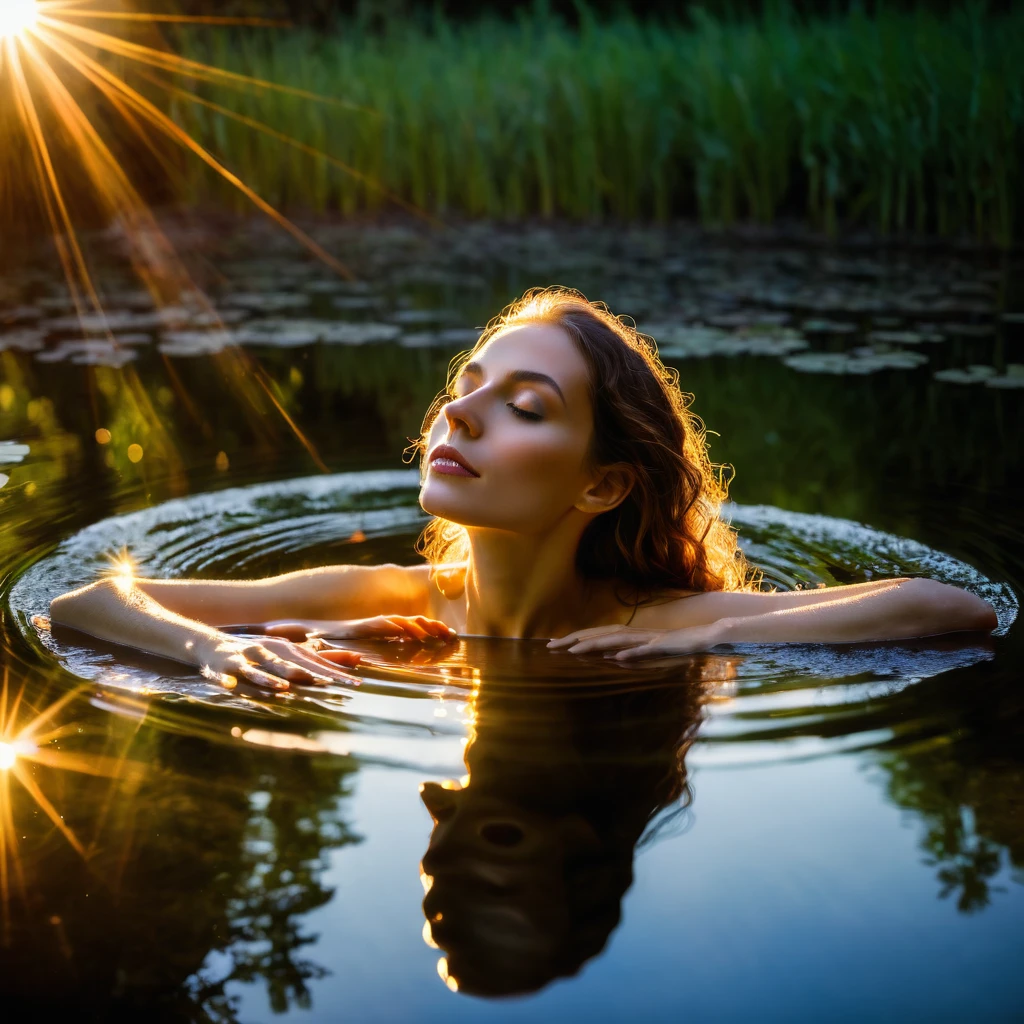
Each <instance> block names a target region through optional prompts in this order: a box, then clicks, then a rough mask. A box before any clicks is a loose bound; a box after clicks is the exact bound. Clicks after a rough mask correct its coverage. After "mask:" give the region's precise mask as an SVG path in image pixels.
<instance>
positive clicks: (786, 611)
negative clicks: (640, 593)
mask: <svg viewBox="0 0 1024 1024" xmlns="http://www.w3.org/2000/svg"><path fill="white" fill-rule="evenodd" d="M705 597H706V598H708V599H709V602H708V603H706V604H705V606H704V608H703V609H693V608H691V609H690V611H689V612H687V611H686V609H685V605H686V604H687V603H689V602H693V603H694V604H696V603H697V602H698V601H700V600H702V599H703V598H705ZM711 598H715V599H716V600H715V601H714V603H713V607H714V610H715V611H718V612H720V613H721V614H719V615H717V616H716V617H713V618H712V617H710V616H707V617H706V615H705V613H707V612H709V611H710V610H711V608H710V607H709V605H710V604H711V602H710V599H711ZM809 598H810V600H808V599H809ZM731 599H735V600H731ZM751 599H754V600H751ZM673 604H674V605H676V606H677V607H676V612H677V615H678V619H677V621H676V622H672V621H671V608H669V609H668V616H666V615H665V613H662V615H661V622H662V623H663V624H661V625H659V626H653V625H652V623H650V622H645V623H644V624H643V626H642V627H640V628H634V629H629V628H626V627H621V626H618V627H598V628H596V629H593V630H581V631H579V632H577V633H573V634H570V636H568V637H563V638H561V639H560V640H558V641H555V642H554V646H559V647H568V649H569V650H571V651H573V652H574V653H577V654H584V653H588V652H594V651H612V650H619V652H620V653H619V654H618V655H617V657H619V658H621V659H622V660H627V659H629V658H633V657H647V656H651V655H665V654H685V653H690V652H693V651H697V650H709V649H710V648H711V647H715V646H717V645H718V644H725V643H853V642H858V641H860V642H864V641H873V640H879V641H880V640H901V639H908V638H911V637H923V636H935V635H938V634H941V633H953V632H960V631H968V630H969V631H985V632H990V631H991V630H993V629H995V628H996V626H997V625H998V619H997V618H996V613H995V611H994V610H993V608H992V606H991V605H990V604H989V603H988V602H987V601H984V600H982V599H981V598H980V597H976V596H975V595H974V594H971V593H969V592H968V591H966V590H961V589H960V588H959V587H953V586H950V585H948V584H945V583H939V582H937V581H936V580H927V579H904V580H894V581H880V583H879V584H877V585H875V584H868V585H866V586H863V585H862V586H850V587H832V588H828V589H825V590H817V591H810V592H805V591H801V592H797V593H796V594H795V595H790V594H778V595H776V594H707V595H700V597H698V598H691V599H688V600H684V601H681V602H673Z"/></svg>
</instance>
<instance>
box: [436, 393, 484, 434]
mask: <svg viewBox="0 0 1024 1024" xmlns="http://www.w3.org/2000/svg"><path fill="white" fill-rule="evenodd" d="M476 393H477V392H475V391H474V392H472V393H471V394H468V395H464V396H463V397H462V398H453V399H452V400H451V401H450V402H446V403H445V405H444V408H443V409H442V412H443V413H444V418H445V421H446V422H447V424H448V434H449V436H451V435H453V434H454V433H455V431H456V429H457V428H458V427H460V426H461V427H462V428H463V429H464V430H465V431H466V433H467V434H469V436H470V437H478V436H479V435H480V431H481V429H482V424H481V422H480V416H479V412H478V410H477V409H476V404H475V403H474V402H473V395H475V394H476Z"/></svg>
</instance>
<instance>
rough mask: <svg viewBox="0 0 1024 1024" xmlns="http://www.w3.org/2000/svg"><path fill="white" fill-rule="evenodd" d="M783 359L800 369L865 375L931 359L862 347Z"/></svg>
mask: <svg viewBox="0 0 1024 1024" xmlns="http://www.w3.org/2000/svg"><path fill="white" fill-rule="evenodd" d="M783 362H784V363H785V364H786V365H787V366H788V367H790V369H793V370H798V371H799V372H801V373H832V374H838V375H842V374H857V375H863V374H868V373H876V372H877V371H879V370H912V369H914V368H915V367H917V366H921V365H923V364H924V363H927V362H928V357H927V356H923V355H921V354H920V353H919V352H903V351H900V350H898V349H890V350H879V349H875V348H860V349H855V350H854V351H852V352H805V353H802V354H801V355H795V356H790V357H789V358H788V359H784V360H783Z"/></svg>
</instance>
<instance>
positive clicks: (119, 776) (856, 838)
mask: <svg viewBox="0 0 1024 1024" xmlns="http://www.w3.org/2000/svg"><path fill="white" fill-rule="evenodd" d="M216 227H217V230H213V231H211V230H209V229H207V230H204V231H202V232H198V233H193V234H190V235H188V236H185V234H184V232H183V230H182V229H180V228H179V229H178V231H179V236H180V239H181V240H182V241H183V242H184V243H185V246H186V248H187V249H188V251H189V252H191V253H192V254H193V257H194V263H195V267H196V272H197V274H198V275H200V276H201V279H202V281H203V283H204V285H206V286H207V287H208V288H209V289H210V291H211V293H212V294H213V295H214V298H215V301H216V303H217V306H218V308H219V309H220V310H222V311H223V313H224V314H225V316H224V318H223V319H224V321H225V322H226V328H225V327H221V326H217V327H214V328H211V327H210V326H209V324H208V322H207V321H205V320H204V314H203V313H202V312H201V311H199V310H197V309H194V308H189V305H188V303H187V302H186V303H185V304H184V305H183V306H182V307H181V308H180V309H178V310H177V311H174V312H172V313H167V312H166V311H164V312H162V313H161V315H160V317H159V318H157V317H156V316H155V314H154V313H153V311H152V310H148V309H147V308H146V305H145V301H144V299H143V297H142V296H139V295H138V294H137V293H135V289H134V286H133V285H132V284H131V282H130V281H129V280H127V279H126V278H124V277H122V276H121V275H120V274H119V273H118V272H117V270H116V268H117V266H118V262H117V259H116V258H115V257H116V247H117V240H116V238H113V239H111V238H106V239H96V240H94V241H93V245H94V250H95V251H94V254H93V255H94V258H95V259H96V261H97V264H98V265H100V266H102V267H104V268H105V269H104V273H103V276H102V286H103V288H104V292H105V295H106V297H107V300H108V305H109V308H110V309H111V310H112V311H113V313H114V314H115V316H116V317H117V318H118V319H115V321H114V323H113V324H112V326H113V328H114V333H115V335H118V336H119V337H120V344H119V345H118V346H117V347H112V346H111V345H110V344H109V342H108V341H106V340H105V339H103V338H102V337H100V336H99V334H96V335H95V336H91V337H86V338H83V337H82V334H81V332H80V331H78V330H76V328H75V325H74V324H73V322H72V321H69V320H67V319H66V317H67V316H68V315H69V314H68V310H67V308H66V299H65V298H63V297H62V294H61V289H60V287H59V282H58V280H57V279H56V278H55V276H54V274H53V271H52V269H51V268H50V267H48V265H47V264H46V261H45V257H43V258H41V259H40V260H38V261H36V262H31V261H30V262H28V263H25V264H22V265H20V266H19V267H18V268H17V269H11V270H10V271H8V272H6V273H5V274H4V276H3V277H2V278H0V324H3V323H4V321H6V326H2V327H0V369H2V378H0V442H4V443H0V460H2V461H3V463H4V464H3V465H2V466H0V471H2V473H3V477H0V479H4V478H6V479H4V486H3V487H2V488H0V515H2V517H3V519H2V523H3V530H2V534H0V578H2V579H3V588H4V599H5V601H4V611H3V640H2V646H3V655H2V656H3V659H4V662H5V666H6V670H7V680H8V683H7V696H6V698H5V707H6V708H7V712H6V725H0V729H3V730H4V733H5V736H7V738H8V739H11V738H13V734H14V731H15V730H16V727H20V726H22V725H25V724H27V723H29V722H32V721H38V726H37V731H36V734H35V735H34V738H33V737H32V736H23V737H22V739H21V740H20V741H19V742H18V743H16V744H15V746H14V750H15V752H16V753H17V754H18V760H17V761H16V762H15V766H16V769H17V772H15V771H14V770H2V769H0V837H2V839H0V841H2V844H3V845H2V847H0V862H2V873H0V883H2V884H3V889H4V891H5V893H6V895H5V899H4V918H3V933H2V941H3V947H4V948H3V954H2V956H0V979H2V992H3V995H4V996H5V997H6V998H7V999H8V1000H9V1003H10V1005H20V1004H22V1003H25V1004H28V1005H32V1006H35V1007H37V1008H39V1007H50V1006H53V1005H58V1004H60V1005H63V1006H65V1007H67V1008H73V1009H74V1010H75V1012H76V1013H77V1014H78V1015H79V1016H82V1017H85V1018H86V1019H96V1020H113V1019H126V1020H137V1019H141V1018H142V1017H143V1016H145V1018H147V1019H167V1020H217V1021H221V1020H225V1021H228V1020H240V1021H267V1020H271V1019H275V1018H276V1017H278V1016H279V1015H281V1014H288V1015H290V1016H293V1017H294V1018H296V1019H300V1020H301V1019H308V1020H339V1019H351V1020H357V1021H364V1020H365V1021H373V1020H381V1021H393V1020H440V1019H445V1020H460V1019H471V1020H480V1019H487V1020H490V1019H495V1020H505V1019H543V1020H547V1019H563V1018H569V1019H575V1018H577V1017H583V1016H584V1015H586V1016H588V1017H590V1018H591V1019H594V1020H609V1021H616V1020H622V1019H625V1018H629V1017H635V1018H636V1019H650V1020H677V1019H680V1018H681V1017H683V1016H688V1017H691V1018H692V1019H696V1020H750V1019H771V1020H776V1019H778V1020H862V1019H865V1018H868V1017H871V1018H874V1019H884V1020H889V1019H903V1020H906V1019H910V1020H1011V1019H1019V1018H1020V1016H1021V1014H1022V1013H1024V980H1022V978H1021V975H1020V971H1019V963H1020V959H1021V955H1022V952H1024V886H1022V882H1024V696H1022V689H1021V684H1020V664H1021V653H1022V651H1021V641H1020V636H1019V633H1020V631H1019V627H1017V626H1015V625H1014V619H1015V617H1016V612H1017V596H1016V595H1018V594H1019V593H1020V591H1021V588H1022V585H1024V535H1022V529H1021V525H1020V521H1021V497H1022V494H1024V485H1022V483H1021V475H1020V471H1021V457H1020V439H1021V437H1022V430H1021V428H1022V426H1024V401H1022V396H1021V394H1020V392H1019V391H1018V390H1016V385H1015V382H1016V381H1018V380H1019V374H1020V371H1019V370H1018V369H1016V367H1017V366H1018V365H1019V364H1020V363H1021V362H1024V355H1022V354H1021V353H1022V351H1024V350H1022V349H1021V347H1020V346H1021V344H1022V342H1024V326H1022V325H1021V322H1020V317H1019V315H1017V313H1016V307H1015V306H1014V305H1013V302H1014V298H1013V297H1014V296H1015V295H1017V294H1019V293H1020V289H1019V269H1018V268H1016V267H1015V266H1014V264H1013V263H1012V261H1002V260H1000V259H998V258H994V257H991V256H988V255H986V254H981V253H974V252H971V251H968V250H964V251H927V250H910V251H907V250H888V251H880V250H878V249H873V248H870V247H868V246H867V245H863V246H859V245H853V244H849V245H846V246H844V247H841V248H836V249H823V248H821V247H817V246H813V245H808V244H806V243H805V242H804V241H803V240H800V239H782V238H779V237H777V236H776V237H773V238H768V237H762V238H732V239H721V238H719V239H714V238H709V237H706V236H702V235H697V234H693V233H691V232H688V231H686V230H679V231H672V232H645V231H638V230H630V231H622V232H614V231H609V230H605V231H597V230H589V229H573V230H565V231H559V232H554V231H547V232H544V231H539V230H537V231H534V230H501V229H496V228H482V227H473V228H468V229H465V230H462V231H451V232H447V233H443V234H439V235H431V234H428V233H426V232H420V231H418V230H412V229H410V228H408V227H395V226H390V227H386V228H378V229H371V228H362V229H356V228H323V227H321V228H320V229H318V231H319V235H320V237H321V238H322V239H323V240H324V241H325V242H326V244H328V245H329V246H330V247H331V248H332V251H335V252H336V253H338V254H339V255H341V256H342V257H343V258H345V259H347V260H348V261H349V263H350V265H351V267H352V269H353V272H354V273H355V275H356V276H357V278H358V281H357V282H338V281H336V280H332V279H330V278H329V277H328V276H327V275H326V274H325V273H324V272H323V271H322V270H321V269H319V268H318V267H317V265H316V264H315V263H313V262H312V261H308V260H306V259H305V258H303V257H302V256H301V255H298V254H296V253H295V252H294V251H292V250H291V249H289V248H287V247H285V246H283V245H282V244H280V242H279V241H278V240H277V239H276V238H275V236H273V235H269V234H266V233H265V232H264V231H263V230H262V229H259V228H254V227H253V226H251V225H238V224H235V225H229V224H225V225H217V226H216ZM110 250H115V252H113V253H112V252H111V251H110ZM552 281H558V282H561V283H566V284H573V285H577V286H580V287H583V288H584V289H585V290H586V291H587V292H588V294H589V295H591V297H594V298H604V299H606V300H607V301H608V302H609V304H610V305H611V307H612V309H613V310H614V311H616V312H622V313H629V314H631V315H633V316H634V317H635V318H636V319H637V321H638V324H639V326H640V327H641V329H646V330H649V331H650V332H651V333H653V334H654V335H655V336H656V337H657V338H658V339H659V341H661V342H662V348H663V351H664V352H665V353H666V358H667V359H669V361H670V362H672V363H673V364H674V365H677V366H678V367H679V369H680V372H681V374H682V383H683V386H684V388H685V389H686V390H690V391H693V392H694V393H695V394H696V409H697V411H698V412H700V413H701V414H702V415H703V416H704V417H705V419H706V420H707V422H708V424H709V427H710V428H711V429H713V430H714V431H717V432H718V433H719V434H720V435H721V436H720V437H716V438H713V448H712V454H713V456H714V457H715V458H716V459H718V460H720V461H728V462H732V463H733V464H734V465H735V466H736V468H737V471H738V474H737V477H736V480H735V483H734V485H733V496H734V498H735V499H736V501H737V502H738V505H737V506H736V508H735V509H734V510H733V518H734V522H735V523H736V525H737V526H738V527H739V528H740V531H741V536H742V537H743V542H744V545H745V547H746V550H747V551H748V553H749V555H750V556H751V558H752V559H753V560H754V561H755V562H757V563H758V564H759V565H761V566H763V567H764V570H765V573H766V575H767V577H768V578H769V579H770V580H771V581H773V582H775V583H776V584H778V585H779V586H783V587H791V586H797V585H815V584H817V583H829V584H831V583H837V582H838V583H846V582H852V581H856V580H861V579H868V578H877V577H879V576H885V575H894V574H911V575H928V576H934V577H937V578H940V579H945V580H948V581H951V582H956V583H958V584H960V585H963V586H967V587H970V588H972V589H974V590H976V591H977V592H979V593H982V594H984V595H985V596H987V597H988V598H989V599H990V600H992V601H993V603H994V604H995V605H996V606H997V608H998V610H999V613H1000V622H1001V628H1000V630H999V631H998V633H997V635H996V636H995V637H993V638H992V639H991V640H984V641H982V640H978V639H977V638H968V639H967V640H966V641H961V640H954V639H948V640H945V641H942V642H933V643H928V644H925V643H911V644H892V645H874V646H866V647H856V646H850V647H833V648H826V647H811V646H779V647H774V648H746V649H737V650H736V651H728V652H716V653H715V654H714V655H708V656H704V657H701V658H694V659H691V660H688V661H686V662H682V663H680V664H679V665H677V666H675V667H673V668H671V669H659V670H652V669H634V670H624V669H618V668H613V667H610V666H606V665H604V664H600V665H598V666H596V667H595V666H594V665H593V664H591V663H589V662H587V661H585V660H582V659H577V658H575V657H573V656H571V655H568V654H552V653H550V652H548V651H546V650H545V649H544V648H543V645H542V644H535V643H529V642H517V641H500V640H491V641H488V640H465V641H463V642H462V643H461V644H460V645H459V646H458V648H457V649H455V650H449V651H446V652H443V653H442V652H439V651H436V650H431V649H424V648H419V647H414V646H408V645H394V644H375V645H369V644H368V645H364V646H363V647H362V648H361V649H362V650H363V651H364V653H365V654H366V662H365V664H364V667H363V668H362V669H361V670H360V671H359V672H358V679H357V680H356V681H354V682H353V685H351V686H346V687H337V688H331V689H320V690H317V691H315V692H309V693H296V694H293V695H291V696H289V697H287V698H278V699H270V698H266V697H263V696H260V695H259V694H255V693H241V692H238V691H230V692H229V691H224V690H221V689H218V688H216V687H214V686H212V685H210V684H208V683H206V682H205V681H203V680H201V679H198V678H195V677H193V676H191V675H189V674H188V673H186V672H185V671H183V670H178V669H176V668H175V667H174V666H172V665H169V664H166V663H161V662H158V661H154V660H149V659H144V658H133V657H129V656H128V655H126V654H125V652H121V651H118V650H117V649H115V648H106V649H92V648H84V647H81V646H79V645H78V644H77V643H76V641H75V637H74V636H72V635H54V634H51V632H50V630H49V629H48V628H47V626H46V624H45V621H43V620H42V619H41V618H40V616H41V615H43V614H44V613H45V610H46V605H47V602H48V600H49V597H50V596H52V594H53V593H56V592H59V591H60V590H62V589H64V588H66V587H68V586H71V585H73V584H77V583H79V582H82V581H85V580H88V579H91V578H93V577H94V576H95V574H96V573H97V572H98V571H102V570H103V568H105V567H106V566H107V565H108V559H109V558H110V557H111V556H113V555H116V554H117V553H118V552H120V551H122V550H124V549H127V550H128V551H129V552H130V553H131V555H132V557H133V558H134V559H135V560H136V561H137V562H138V563H139V565H140V571H142V572H145V573H149V574H152V575H166V576H181V575H191V576H215V577H222V576H229V577H231V576H233V577H251V576H256V575H262V574H270V573H274V572H278V571H283V570H289V569H294V568H298V567H301V566H305V565H317V564H324V563H328V562H332V561H364V562H375V561H382V560H398V561H411V560H412V559H413V555H412V552H411V544H412V540H413V538H414V537H415V535H416V532H417V531H418V529H419V527H420V526H421V524H422V518H421V514H420V513H419V511H418V508H417V506H416V503H415V494H416V475H415V472H414V471H413V470H411V469H409V468H406V467H403V465H402V463H401V460H400V455H401V451H402V449H403V447H404V446H405V444H406V440H405V439H406V438H407V437H409V436H412V435H413V434H414V433H415V432H416V430H417V429H418V426H419V416H420V415H421V413H422V410H423V409H424V408H425V407H426V405H427V404H428V403H429V400H430V399H431V398H432V397H433V395H434V393H435V392H436V391H437V390H438V388H439V387H440V385H441V383H442V381H443V375H444V370H445V367H446V365H447V362H448V360H449V359H450V358H451V356H452V354H454V352H455V351H457V350H458V349H459V348H460V347H465V346H466V345H467V344H468V343H469V341H470V340H471V339H472V337H473V329H474V328H479V327H480V326H482V324H483V323H484V322H485V321H486V320H487V318H488V317H489V316H490V315H493V313H495V312H497V310H498V309H500V307H501V306H502V305H503V304H504V303H505V302H507V301H509V300H510V299H512V298H513V297H515V295H516V294H518V293H519V292H520V291H521V290H522V289H523V288H525V287H526V286H528V285H532V284H538V283H549V282H552ZM225 331H227V332H230V334H228V333H225ZM787 361H788V362H787ZM972 366H974V367H984V368H985V369H982V370H978V369H974V370H972V369H969V367H972ZM278 407H280V408H281V409H283V410H284V414H286V416H287V419H286V418H285V415H282V413H281V411H280V410H279V408H278ZM288 420H290V421H291V424H293V425H294V426H295V427H297V428H298V429H299V430H300V431H301V432H302V434H303V437H304V438H305V441H304V442H303V441H300V440H299V439H298V437H297V436H296V433H295V432H294V430H293V429H292V427H291V426H290V425H289V422H288ZM98 429H102V430H106V431H109V432H110V435H111V436H110V439H109V441H107V440H106V438H105V436H104V435H100V438H101V439H102V440H104V441H105V443H102V444H101V443H99V441H98V440H97V435H96V431H97V430H98ZM130 445H137V446H138V449H136V450H132V449H130V447H129V446H130ZM19 694H21V695H22V699H21V704H20V705H19V707H18V708H17V710H16V712H13V713H12V705H13V702H14V699H15V697H16V696H17V695H19ZM63 698H67V702H66V703H64V704H62V705H60V706H58V707H56V708H54V704H55V702H58V701H60V700H61V699H63ZM48 709H52V714H51V715H50V717H47V712H48ZM12 722H13V723H14V725H12ZM51 733H52V734H53V736H52V738H51V737H50V734H51ZM8 749H10V748H8ZM2 753H3V749H2V748H0V754H2ZM447 780H450V781H449V788H447V789H446V788H442V787H439V786H436V785H435V786H432V787H431V786H428V787H427V789H426V791H425V793H424V795H423V797H421V795H420V787H421V784H423V783H426V782H434V783H443V782H445V781H447ZM424 801H426V802H427V803H429V804H430V806H431V808H432V810H433V812H434V814H435V815H436V817H437V819H438V824H437V825H436V827H433V828H432V821H431V816H430V814H429V813H428V810H427V808H426V807H425V806H424ZM48 810H49V811H51V812H52V816H51V814H49V813H48ZM421 876H429V877H430V878H431V879H432V883H430V884H429V891H428V892H426V894H425V893H424V889H425V886H424V885H423V884H422V882H421ZM428 919H429V920H430V921H431V922H432V923H431V924H430V925H429V927H427V922H428ZM441 961H443V966H441ZM446 978H447V979H448V981H447V983H446V981H445V979H446ZM456 985H457V987H458V989H459V991H458V992H453V991H450V988H455V987H456ZM502 996H513V997H514V998H499V997H502Z"/></svg>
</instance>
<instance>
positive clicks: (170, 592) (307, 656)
mask: <svg viewBox="0 0 1024 1024" xmlns="http://www.w3.org/2000/svg"><path fill="white" fill-rule="evenodd" d="M426 575H427V567H426V566H423V567H419V566H416V567H412V568H404V567H402V566H398V565H381V566H337V567H333V568H329V569H316V570H310V571H305V572H297V573H289V574H288V575H286V576H277V577H274V578H271V579H265V580H253V581H247V582H234V581H205V580H182V581H175V580H139V579H135V578H133V577H130V576H126V577H117V578H113V579H105V580H100V581H98V582H96V583H92V584H90V585H89V586H86V587H82V588H81V589H79V590H75V591H72V592H71V593H69V594H63V595H61V596H60V597H57V598H55V599H54V600H53V601H52V602H51V603H50V618H51V620H52V621H53V622H54V623H55V624H57V625H63V626H68V627H70V628H72V629H77V630H79V631H80V632H82V633H87V634H88V635H90V636H93V637H96V638H98V639H100V640H107V641H109V642H111V643H115V644H122V645H124V646H126V647H131V648H134V649H135V650H139V651H143V652H145V653H148V654H155V655H158V656H160V657H165V658H171V659H173V660H175V661H181V662H184V663H186V664H189V665H195V666H197V667H198V668H200V669H201V670H202V671H204V672H205V673H206V674H212V675H214V676H222V675H231V676H235V675H239V674H241V675H242V676H244V677H245V678H248V679H250V680H251V681H253V682H256V683H259V684H261V685H271V686H275V687H277V686H278V684H280V681H281V678H284V679H291V680H293V681H304V682H322V681H324V680H325V679H339V678H346V677H345V676H344V675H343V674H342V673H339V672H338V671H337V669H336V668H332V663H333V664H348V665H352V664H355V663H356V662H357V661H358V660H359V659H358V657H357V656H355V655H349V654H348V653H347V652H323V653H316V652H315V651H313V650H311V649H310V648H309V647H308V646H305V645H299V644H293V643H289V642H288V641H287V640H277V639H273V640H266V641H264V642H262V643H259V644H254V643H252V642H251V641H246V640H239V639H236V638H235V637H232V636H228V635H227V634H225V633H221V632H219V631H218V630H217V629H214V628H212V627H214V626H217V625H227V624H228V623H232V622H245V621H264V622H265V621H267V620H273V619H282V618H284V617H285V616H288V617H289V618H291V617H292V616H294V617H296V618H299V617H301V618H302V619H304V620H305V619H316V620H321V619H323V620H329V621H331V622H333V623H335V625H337V623H338V620H352V619H365V618H367V616H375V615H376V614H377V613H379V612H380V611H382V610H387V611H388V612H389V613H390V614H391V615H393V616H402V615H408V616H411V617H412V618H413V619H415V620H416V621H415V622H410V623H409V624H408V625H407V626H406V627H404V628H403V629H402V630H401V632H404V633H405V634H407V635H412V636H414V637H416V636H417V635H418V634H422V635H423V636H426V635H428V634H429V633H431V632H433V633H434V635H437V636H438V637H440V636H441V634H440V633H437V632H436V631H434V630H433V629H432V627H431V626H426V625H425V624H424V623H425V620H423V621H421V617H420V616H419V609H420V607H421V605H423V604H425V603H426V596H425V592H426ZM419 638H422V636H420V637H419ZM328 658H329V659H330V660H329V661H328ZM268 673H270V674H271V675H273V676H274V678H273V679H270V678H268Z"/></svg>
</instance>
